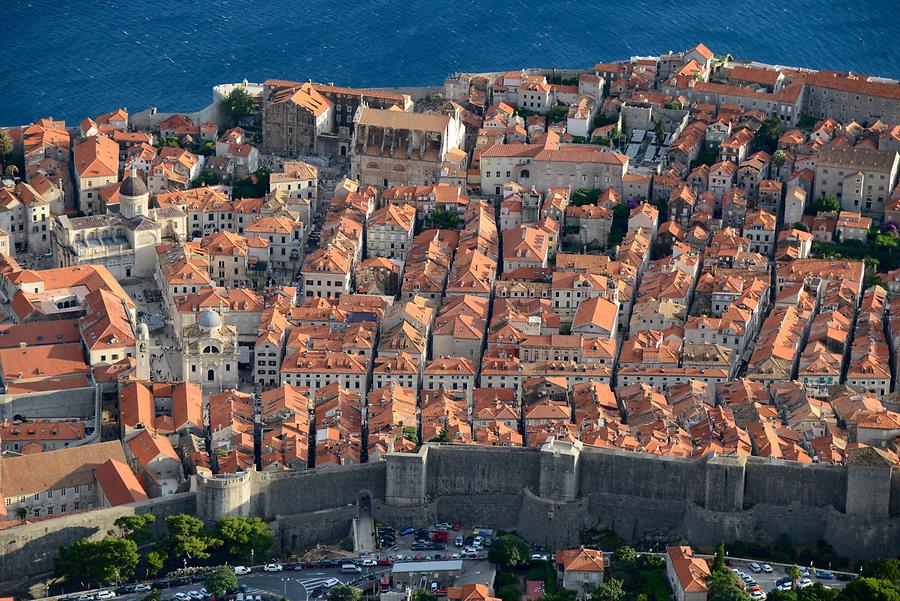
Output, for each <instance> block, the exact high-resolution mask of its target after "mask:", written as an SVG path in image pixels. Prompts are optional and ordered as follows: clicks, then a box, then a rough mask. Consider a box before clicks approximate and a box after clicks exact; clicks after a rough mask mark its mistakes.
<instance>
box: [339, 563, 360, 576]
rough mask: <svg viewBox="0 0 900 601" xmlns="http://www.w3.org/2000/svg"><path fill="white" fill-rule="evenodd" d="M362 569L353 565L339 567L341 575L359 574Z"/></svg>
mask: <svg viewBox="0 0 900 601" xmlns="http://www.w3.org/2000/svg"><path fill="white" fill-rule="evenodd" d="M361 572H362V569H361V568H360V567H359V566H358V565H356V564H355V563H345V564H344V565H342V566H341V574H359V573H361Z"/></svg>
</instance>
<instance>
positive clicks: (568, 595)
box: [541, 588, 578, 601]
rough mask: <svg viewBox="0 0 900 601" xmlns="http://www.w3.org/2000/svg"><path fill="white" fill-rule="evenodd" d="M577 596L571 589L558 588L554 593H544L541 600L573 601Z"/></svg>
mask: <svg viewBox="0 0 900 601" xmlns="http://www.w3.org/2000/svg"><path fill="white" fill-rule="evenodd" d="M577 596H578V595H577V594H576V593H575V591H573V590H572V589H568V588H558V589H556V590H555V591H552V592H547V593H544V596H543V597H541V598H542V599H543V600H544V601H575V598H576V597H577Z"/></svg>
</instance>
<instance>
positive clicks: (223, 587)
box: [203, 566, 238, 597]
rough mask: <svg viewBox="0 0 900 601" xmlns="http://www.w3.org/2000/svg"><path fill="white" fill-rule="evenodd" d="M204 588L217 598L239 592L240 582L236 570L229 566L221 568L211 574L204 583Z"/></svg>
mask: <svg viewBox="0 0 900 601" xmlns="http://www.w3.org/2000/svg"><path fill="white" fill-rule="evenodd" d="M203 587H204V588H205V589H206V590H207V591H209V594H210V595H213V596H215V597H219V596H222V595H225V594H227V593H230V592H232V591H235V590H237V587H238V581H237V576H235V574H234V569H232V568H230V567H228V566H219V567H218V568H216V569H215V570H213V571H212V572H210V573H209V575H208V576H207V577H206V580H204V581H203Z"/></svg>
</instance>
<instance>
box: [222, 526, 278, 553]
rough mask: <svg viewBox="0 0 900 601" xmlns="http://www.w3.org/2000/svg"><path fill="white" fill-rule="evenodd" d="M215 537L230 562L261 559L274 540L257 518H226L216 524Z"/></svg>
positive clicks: (266, 527) (269, 531)
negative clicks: (220, 543) (252, 558)
mask: <svg viewBox="0 0 900 601" xmlns="http://www.w3.org/2000/svg"><path fill="white" fill-rule="evenodd" d="M215 537H216V538H217V539H218V540H221V541H222V550H223V551H224V552H225V553H226V555H227V556H228V558H229V560H231V561H232V562H240V561H246V560H248V559H250V558H251V557H252V554H251V551H252V552H253V553H255V554H256V556H257V557H262V556H263V555H265V554H266V552H267V551H268V550H269V549H271V548H272V543H273V542H275V538H274V536H273V535H272V531H271V530H269V527H268V526H267V525H266V523H265V522H264V521H262V520H261V519H259V518H242V517H226V518H222V519H221V520H219V522H218V523H217V524H216V534H215Z"/></svg>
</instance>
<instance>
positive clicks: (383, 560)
mask: <svg viewBox="0 0 900 601" xmlns="http://www.w3.org/2000/svg"><path fill="white" fill-rule="evenodd" d="M378 565H380V566H392V565H394V562H393V560H391V559H388V558H387V557H382V558H380V559H379V560H378Z"/></svg>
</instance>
